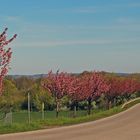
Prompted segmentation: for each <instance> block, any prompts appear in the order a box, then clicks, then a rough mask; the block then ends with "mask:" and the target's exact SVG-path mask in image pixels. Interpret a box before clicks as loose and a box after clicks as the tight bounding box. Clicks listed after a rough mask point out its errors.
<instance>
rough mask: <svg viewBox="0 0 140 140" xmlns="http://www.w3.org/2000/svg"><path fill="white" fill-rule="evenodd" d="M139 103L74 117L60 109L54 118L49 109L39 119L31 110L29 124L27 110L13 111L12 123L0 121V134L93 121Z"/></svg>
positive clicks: (38, 115)
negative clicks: (57, 115)
mask: <svg viewBox="0 0 140 140" xmlns="http://www.w3.org/2000/svg"><path fill="white" fill-rule="evenodd" d="M137 103H140V100H137V101H134V102H131V103H130V104H128V105H126V106H125V108H124V109H121V106H118V107H114V108H112V109H110V110H104V111H103V110H95V111H93V112H92V114H91V115H89V116H88V115H85V114H86V111H78V112H77V116H78V117H76V118H72V117H71V113H72V112H67V111H62V112H60V114H59V115H60V116H59V118H55V112H54V111H50V112H46V113H45V120H41V119H40V118H41V113H39V112H32V113H31V118H32V120H31V124H30V125H29V124H28V123H27V115H28V114H27V112H25V111H24V112H19V113H16V112H15V113H13V124H12V125H9V124H4V123H2V122H1V123H0V134H4V133H13V132H23V131H31V130H38V129H44V128H52V127H58V126H65V125H72V124H79V123H84V122H89V121H95V120H98V119H101V118H105V117H108V116H111V115H114V114H117V113H119V112H121V111H124V110H126V109H128V108H130V107H132V106H133V105H135V104H137Z"/></svg>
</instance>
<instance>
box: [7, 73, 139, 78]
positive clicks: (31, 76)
mask: <svg viewBox="0 0 140 140" xmlns="http://www.w3.org/2000/svg"><path fill="white" fill-rule="evenodd" d="M107 73H108V72H107ZM77 74H78V73H77ZM115 74H117V75H118V76H129V75H131V74H133V73H115ZM134 74H135V73H134ZM137 74H138V73H137ZM8 76H10V77H12V78H14V79H17V78H20V77H23V76H25V77H29V78H32V79H38V78H42V77H46V76H47V74H33V75H8Z"/></svg>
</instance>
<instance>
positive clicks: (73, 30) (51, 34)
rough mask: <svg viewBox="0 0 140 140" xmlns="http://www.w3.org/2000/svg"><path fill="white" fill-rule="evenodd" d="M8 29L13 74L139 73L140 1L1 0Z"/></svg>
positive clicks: (1, 25) (1, 22)
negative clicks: (10, 39)
mask: <svg viewBox="0 0 140 140" xmlns="http://www.w3.org/2000/svg"><path fill="white" fill-rule="evenodd" d="M0 3H1V4H0V19H1V20H0V31H2V30H3V29H4V28H5V27H8V28H9V31H8V35H9V36H8V37H10V36H12V34H14V33H17V34H18V38H17V39H16V40H15V41H14V42H13V43H12V44H10V47H11V46H12V49H13V59H12V63H11V68H12V69H11V70H10V72H9V74H37V73H47V72H48V71H49V70H51V69H52V70H54V71H56V70H57V69H60V70H61V71H68V72H82V71H84V70H100V71H102V70H103V71H110V72H140V63H139V60H140V1H139V0H24V1H21V0H11V1H10V0H0Z"/></svg>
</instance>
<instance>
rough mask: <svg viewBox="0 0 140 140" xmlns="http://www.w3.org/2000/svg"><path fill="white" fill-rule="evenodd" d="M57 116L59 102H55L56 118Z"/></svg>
mask: <svg viewBox="0 0 140 140" xmlns="http://www.w3.org/2000/svg"><path fill="white" fill-rule="evenodd" d="M58 116H59V102H58V101H57V102H56V118H58Z"/></svg>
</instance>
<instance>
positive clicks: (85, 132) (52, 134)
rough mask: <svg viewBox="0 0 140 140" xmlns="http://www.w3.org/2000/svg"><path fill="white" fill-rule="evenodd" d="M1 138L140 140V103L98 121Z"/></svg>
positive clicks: (12, 139) (5, 139)
mask: <svg viewBox="0 0 140 140" xmlns="http://www.w3.org/2000/svg"><path fill="white" fill-rule="evenodd" d="M0 140H140V104H138V105H136V106H135V107H133V108H131V109H129V110H127V111H125V112H122V113H120V114H118V115H115V116H113V117H109V118H105V119H101V120H98V121H94V122H90V123H84V124H80V125H74V126H67V127H61V128H53V129H46V130H39V131H34V132H24V133H17V134H6V135H0Z"/></svg>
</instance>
